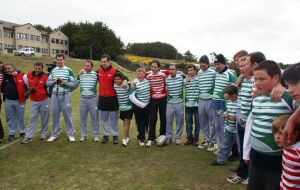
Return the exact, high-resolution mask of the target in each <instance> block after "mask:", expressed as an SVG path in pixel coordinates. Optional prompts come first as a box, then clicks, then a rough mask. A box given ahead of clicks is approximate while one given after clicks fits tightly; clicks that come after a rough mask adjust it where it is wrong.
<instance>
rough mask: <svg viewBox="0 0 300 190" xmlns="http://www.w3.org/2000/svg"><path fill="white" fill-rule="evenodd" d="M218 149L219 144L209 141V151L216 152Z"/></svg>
mask: <svg viewBox="0 0 300 190" xmlns="http://www.w3.org/2000/svg"><path fill="white" fill-rule="evenodd" d="M217 149H218V145H217V144H215V143H209V145H208V147H207V151H209V152H214V151H216V150H217Z"/></svg>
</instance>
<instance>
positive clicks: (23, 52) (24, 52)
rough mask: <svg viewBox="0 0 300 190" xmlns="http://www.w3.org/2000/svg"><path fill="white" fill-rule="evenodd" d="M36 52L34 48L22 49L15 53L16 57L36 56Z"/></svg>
mask: <svg viewBox="0 0 300 190" xmlns="http://www.w3.org/2000/svg"><path fill="white" fill-rule="evenodd" d="M34 54H35V51H34V49H33V48H21V49H19V50H17V51H14V55H15V56H18V55H19V56H34Z"/></svg>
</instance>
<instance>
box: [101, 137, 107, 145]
mask: <svg viewBox="0 0 300 190" xmlns="http://www.w3.org/2000/svg"><path fill="white" fill-rule="evenodd" d="M107 142H108V136H103V138H102V141H101V143H102V144H106V143H107Z"/></svg>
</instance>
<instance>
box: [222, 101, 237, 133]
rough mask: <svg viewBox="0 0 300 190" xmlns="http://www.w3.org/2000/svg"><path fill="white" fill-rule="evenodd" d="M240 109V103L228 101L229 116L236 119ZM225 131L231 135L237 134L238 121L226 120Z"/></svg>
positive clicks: (227, 110)
mask: <svg viewBox="0 0 300 190" xmlns="http://www.w3.org/2000/svg"><path fill="white" fill-rule="evenodd" d="M238 109H239V107H238V103H237V102H236V101H234V102H233V101H231V100H227V101H226V112H227V115H228V116H234V117H236V113H237V110H238ZM224 128H225V130H226V131H228V132H231V133H236V121H232V120H229V119H228V118H227V119H226V120H225V126H224Z"/></svg>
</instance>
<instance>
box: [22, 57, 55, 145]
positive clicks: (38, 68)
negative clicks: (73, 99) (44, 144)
mask: <svg viewBox="0 0 300 190" xmlns="http://www.w3.org/2000/svg"><path fill="white" fill-rule="evenodd" d="M43 67H44V66H43V64H42V63H40V62H37V63H35V64H34V71H31V72H28V73H27V74H26V75H24V76H23V80H24V83H25V84H26V85H27V87H28V89H27V91H26V92H25V94H24V95H25V97H26V98H28V97H29V98H30V100H31V105H30V120H29V125H28V128H27V131H26V135H25V139H24V140H23V141H22V143H23V144H27V143H29V142H30V141H31V139H32V137H33V135H34V132H35V128H36V122H37V120H38V117H39V114H41V125H42V126H41V138H40V139H41V140H46V138H47V133H48V121H49V99H48V94H47V86H46V82H47V79H48V75H47V74H46V73H44V72H43Z"/></svg>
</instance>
